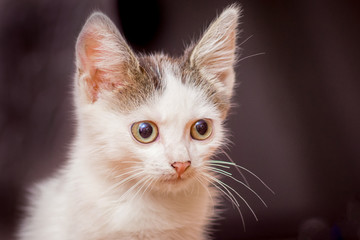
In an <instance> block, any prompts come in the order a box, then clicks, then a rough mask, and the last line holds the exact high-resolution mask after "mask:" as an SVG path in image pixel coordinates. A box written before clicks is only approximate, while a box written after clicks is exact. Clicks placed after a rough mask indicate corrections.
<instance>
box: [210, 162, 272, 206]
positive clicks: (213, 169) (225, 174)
mask: <svg viewBox="0 0 360 240" xmlns="http://www.w3.org/2000/svg"><path fill="white" fill-rule="evenodd" d="M207 169H209V170H212V171H215V172H217V173H219V174H222V175H224V176H226V177H229V178H231V179H233V180H234V181H236V182H238V183H240V184H241V185H243V186H244V187H246V188H247V189H248V190H250V191H251V192H252V193H253V194H255V196H256V197H257V198H258V199H259V200H260V201H261V202H262V203H263V204H264V206H265V207H268V206H267V204H266V203H265V201H264V200H263V199H262V198H261V197H260V196H259V194H257V193H256V192H255V191H254V190H253V189H252V188H251V187H249V186H248V185H246V184H245V183H243V182H242V181H240V180H238V179H236V178H234V177H233V176H231V174H227V172H225V171H222V170H221V169H217V168H214V167H208V168H207ZM219 170H220V171H219Z"/></svg>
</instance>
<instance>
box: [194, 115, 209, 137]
mask: <svg viewBox="0 0 360 240" xmlns="http://www.w3.org/2000/svg"><path fill="white" fill-rule="evenodd" d="M211 133H212V126H211V122H210V121H209V120H205V119H200V120H198V121H196V122H195V123H194V124H193V125H192V126H191V129H190V135H191V137H192V138H193V139H196V140H205V139H207V138H209V137H210V135H211Z"/></svg>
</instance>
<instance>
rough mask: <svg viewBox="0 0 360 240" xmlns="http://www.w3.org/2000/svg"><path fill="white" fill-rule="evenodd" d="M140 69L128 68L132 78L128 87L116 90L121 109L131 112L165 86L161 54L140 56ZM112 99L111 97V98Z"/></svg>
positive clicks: (118, 104)
mask: <svg viewBox="0 0 360 240" xmlns="http://www.w3.org/2000/svg"><path fill="white" fill-rule="evenodd" d="M138 60H139V70H136V71H132V70H131V68H129V70H128V76H129V78H130V80H129V81H128V84H127V85H126V87H123V88H118V89H117V91H116V97H115V99H116V102H117V107H118V109H119V110H121V111H123V112H130V111H132V110H134V109H136V108H138V107H140V106H141V105H143V104H145V103H146V102H148V101H150V100H151V99H152V98H153V97H154V96H155V95H159V94H161V93H162V92H163V90H164V88H165V83H164V81H163V79H162V77H163V67H162V66H161V64H162V61H161V60H162V58H161V57H159V56H140V57H139V58H138ZM110 100H111V99H110Z"/></svg>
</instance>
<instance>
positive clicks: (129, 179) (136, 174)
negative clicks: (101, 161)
mask: <svg viewBox="0 0 360 240" xmlns="http://www.w3.org/2000/svg"><path fill="white" fill-rule="evenodd" d="M134 172H135V174H132V175H130V176H128V177H126V178H124V179H123V180H121V181H120V182H117V183H116V184H114V185H112V186H111V187H109V188H108V189H106V190H105V191H104V193H103V194H104V195H105V194H107V193H108V192H110V191H112V190H114V189H115V188H118V187H119V186H121V185H123V184H125V183H126V182H130V181H131V180H133V179H135V178H136V177H138V176H140V175H141V174H143V173H144V171H143V170H141V169H139V170H138V171H137V173H136V171H134ZM128 173H129V172H128ZM128 173H127V174H128ZM132 173H133V172H132ZM122 175H125V174H122Z"/></svg>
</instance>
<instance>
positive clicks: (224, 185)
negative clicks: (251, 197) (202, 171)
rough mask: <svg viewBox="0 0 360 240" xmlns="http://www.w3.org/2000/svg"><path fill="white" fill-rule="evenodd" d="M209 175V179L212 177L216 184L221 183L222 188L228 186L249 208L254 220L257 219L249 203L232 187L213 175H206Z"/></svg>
mask: <svg viewBox="0 0 360 240" xmlns="http://www.w3.org/2000/svg"><path fill="white" fill-rule="evenodd" d="M208 177H210V179H212V180H213V181H215V182H217V183H218V184H220V185H222V186H223V187H224V188H229V189H230V190H232V191H233V192H234V193H235V194H236V195H237V196H238V197H239V198H240V199H241V200H242V201H243V202H244V203H245V204H246V206H247V207H248V208H249V210H250V211H251V213H252V214H253V215H254V217H255V219H256V221H259V220H258V218H257V216H256V214H255V212H254V210H253V209H252V208H251V207H250V205H249V203H248V202H247V201H246V200H245V199H244V198H243V197H242V196H241V195H240V194H239V193H238V192H237V191H236V190H235V189H233V188H232V187H230V186H229V185H227V184H226V183H224V182H223V181H221V180H219V179H217V178H215V177H213V176H210V175H209V176H208Z"/></svg>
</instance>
